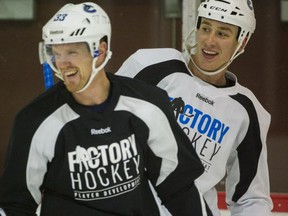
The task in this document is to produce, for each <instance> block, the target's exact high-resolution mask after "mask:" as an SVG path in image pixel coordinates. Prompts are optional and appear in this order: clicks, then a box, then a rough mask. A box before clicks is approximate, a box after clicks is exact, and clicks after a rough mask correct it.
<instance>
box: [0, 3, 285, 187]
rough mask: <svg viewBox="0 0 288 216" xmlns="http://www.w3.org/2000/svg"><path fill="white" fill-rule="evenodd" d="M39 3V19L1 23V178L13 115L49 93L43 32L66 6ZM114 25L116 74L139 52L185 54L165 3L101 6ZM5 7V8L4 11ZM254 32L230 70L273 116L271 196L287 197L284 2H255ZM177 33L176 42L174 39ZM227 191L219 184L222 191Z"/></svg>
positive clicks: (178, 21)
mask: <svg viewBox="0 0 288 216" xmlns="http://www.w3.org/2000/svg"><path fill="white" fill-rule="evenodd" d="M70 2H72V3H79V2H81V1H67V0H49V1H47V0H35V19H34V20H30V21H8V20H4V21H3V20H0V41H1V42H0V87H1V91H0V104H1V106H0V174H1V173H2V172H3V168H4V160H5V152H6V149H7V143H8V137H9V133H10V130H11V127H12V122H13V119H14V117H15V114H16V113H17V111H19V109H21V108H22V107H23V106H24V105H26V104H27V103H28V102H30V101H31V100H32V99H33V98H35V97H36V96H37V95H39V94H40V93H41V92H43V91H45V89H44V82H43V77H42V67H41V65H40V64H39V58H38V42H39V41H41V40H42V39H41V37H42V35H41V33H42V32H41V31H42V26H43V25H44V24H45V23H46V22H47V21H48V19H50V18H51V17H52V15H54V13H55V12H56V11H57V10H58V9H59V8H60V7H62V6H63V5H64V4H66V3H70ZM94 2H95V3H97V4H99V5H100V6H101V7H102V8H103V9H104V10H105V11H106V12H107V13H108V15H109V16H110V19H111V23H112V43H111V49H112V52H113V55H112V59H111V60H110V62H109V63H108V66H107V67H106V70H107V71H110V72H115V71H116V70H117V69H118V68H119V67H120V65H121V64H122V62H123V61H124V60H125V59H126V58H127V57H128V56H129V55H131V54H132V53H133V52H135V51H136V50H137V49H138V48H155V47H171V46H172V45H174V44H176V48H177V49H179V50H181V46H182V19H181V18H178V19H176V29H175V28H174V27H175V26H174V25H175V19H174V20H172V19H169V18H166V16H165V10H164V8H165V7H164V6H165V1H164V0H97V1H94ZM0 7H1V5H0ZM254 7H255V13H256V19H257V27H256V32H255V33H254V35H253V37H252V39H251V40H250V42H249V44H248V46H247V47H246V52H245V53H244V55H241V56H240V57H238V58H237V59H236V61H235V62H234V63H233V64H232V65H231V67H230V68H229V69H230V70H231V71H233V72H234V73H235V74H236V75H237V76H238V80H239V82H240V83H241V84H242V85H244V86H247V87H248V88H250V89H251V90H252V91H253V92H254V93H255V95H256V96H257V97H258V99H259V100H260V102H261V103H262V105H263V106H264V107H265V108H266V109H267V110H268V111H269V113H270V114H271V115H272V123H271V127H270V130H269V134H268V161H269V169H270V179H271V192H275V193H288V184H287V182H288V169H287V165H288V159H287V158H288V157H287V152H288V133H287V132H288V129H287V121H288V114H287V106H288V101H287V95H286V94H287V93H288V85H287V80H288V54H287V49H288V45H287V41H288V23H287V22H286V23H285V22H281V20H280V0H254ZM174 30H175V31H176V32H175V34H176V41H175V38H174V39H173V38H172V35H173V34H174ZM222 186H223V185H221V184H220V188H221V187H222Z"/></svg>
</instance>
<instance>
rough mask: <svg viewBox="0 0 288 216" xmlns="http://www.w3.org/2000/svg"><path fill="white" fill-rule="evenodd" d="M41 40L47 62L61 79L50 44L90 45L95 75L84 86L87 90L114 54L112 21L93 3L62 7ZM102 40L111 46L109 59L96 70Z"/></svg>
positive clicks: (108, 51)
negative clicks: (112, 51) (83, 43)
mask: <svg viewBox="0 0 288 216" xmlns="http://www.w3.org/2000/svg"><path fill="white" fill-rule="evenodd" d="M42 38H43V40H44V47H45V55H46V59H47V61H48V63H49V64H50V66H51V67H52V69H53V70H54V71H55V73H56V76H57V77H58V78H60V79H63V77H62V75H61V72H60V71H58V69H57V68H56V67H55V66H54V64H53V62H52V61H53V56H52V55H51V45H53V44H67V43H78V42H85V43H87V45H88V47H89V49H90V52H91V56H92V57H93V58H94V60H93V65H92V74H91V76H90V80H89V81H88V83H87V84H86V86H85V87H84V88H85V89H86V87H87V86H88V85H89V84H90V83H91V82H92V80H93V78H94V77H95V76H96V74H97V73H98V71H99V70H100V69H102V68H103V67H104V66H105V65H106V63H107V62H108V60H109V59H110V57H111V55H112V53H111V51H110V40H111V24H110V19H109V17H108V15H107V14H106V12H105V11H104V10H103V9H102V8H101V7H100V6H98V5H97V4H95V3H92V2H84V3H80V4H66V5H65V6H63V7H62V8H61V9H60V10H59V11H58V12H57V13H56V14H55V15H54V16H53V17H52V18H51V19H50V20H49V21H48V22H47V24H46V25H45V26H44V27H43V29H42ZM103 38H105V40H106V42H107V46H108V48H107V56H106V59H105V61H104V62H103V63H102V64H101V66H99V67H98V68H97V69H96V70H95V68H94V64H95V62H96V59H97V58H98V55H99V50H98V48H99V45H100V40H101V39H103ZM49 47H50V48H49ZM83 90H84V89H83ZM80 91H82V90H80Z"/></svg>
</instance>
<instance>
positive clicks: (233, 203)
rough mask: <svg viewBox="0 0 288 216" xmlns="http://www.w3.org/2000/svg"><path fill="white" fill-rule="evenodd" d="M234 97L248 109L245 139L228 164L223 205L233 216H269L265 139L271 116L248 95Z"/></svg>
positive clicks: (270, 207) (270, 204)
mask: <svg viewBox="0 0 288 216" xmlns="http://www.w3.org/2000/svg"><path fill="white" fill-rule="evenodd" d="M243 93H244V94H245V95H251V97H250V98H248V97H246V96H244V94H243V95H237V96H235V97H234V99H235V100H237V101H238V102H239V103H240V104H241V105H242V106H244V107H245V109H246V110H247V113H248V116H249V119H248V123H247V132H246V134H245V137H244V138H243V140H242V141H241V142H240V144H239V146H238V147H237V152H236V154H235V155H233V154H231V156H230V158H229V161H228V166H227V167H228V169H227V173H228V174H227V179H226V202H227V205H228V207H229V209H230V211H231V215H232V216H252V215H253V216H262V215H267V216H269V215H271V209H272V207H273V205H272V201H271V198H270V183H269V173H268V164H267V145H266V137H267V133H268V128H269V125H270V114H269V113H268V112H267V111H266V110H264V108H263V107H262V106H261V105H260V103H259V102H258V101H257V99H256V98H255V97H254V95H252V93H249V92H243Z"/></svg>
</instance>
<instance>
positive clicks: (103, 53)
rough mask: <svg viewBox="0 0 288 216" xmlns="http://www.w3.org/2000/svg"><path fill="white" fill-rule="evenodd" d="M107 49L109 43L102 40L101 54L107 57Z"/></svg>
mask: <svg viewBox="0 0 288 216" xmlns="http://www.w3.org/2000/svg"><path fill="white" fill-rule="evenodd" d="M107 49H108V46H107V43H106V42H105V41H101V43H100V45H99V53H100V56H101V55H103V57H105V56H106V53H107Z"/></svg>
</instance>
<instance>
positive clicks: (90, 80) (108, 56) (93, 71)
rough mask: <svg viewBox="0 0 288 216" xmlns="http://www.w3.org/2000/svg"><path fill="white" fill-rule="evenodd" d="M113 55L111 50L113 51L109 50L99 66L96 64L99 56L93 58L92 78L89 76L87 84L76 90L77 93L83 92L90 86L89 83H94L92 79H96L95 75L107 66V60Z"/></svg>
mask: <svg viewBox="0 0 288 216" xmlns="http://www.w3.org/2000/svg"><path fill="white" fill-rule="evenodd" d="M111 56H112V52H111V51H108V52H107V55H106V57H105V60H104V62H103V63H102V64H101V65H100V66H99V67H97V68H95V67H94V66H95V65H96V61H97V59H98V57H96V58H94V59H93V62H92V72H91V75H90V78H89V80H88V82H87V83H86V84H85V86H84V87H83V88H82V89H80V90H78V91H76V93H80V92H83V91H85V90H86V89H87V88H88V87H89V85H90V84H91V83H92V81H93V80H94V78H95V76H96V75H97V74H98V72H99V71H100V70H102V69H103V68H104V67H105V65H106V64H107V62H108V61H109V59H110V58H111Z"/></svg>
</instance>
